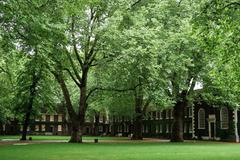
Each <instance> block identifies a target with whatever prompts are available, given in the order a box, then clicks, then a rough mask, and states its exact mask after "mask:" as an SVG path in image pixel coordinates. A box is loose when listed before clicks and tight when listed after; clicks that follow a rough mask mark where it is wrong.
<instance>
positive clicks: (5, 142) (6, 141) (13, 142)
mask: <svg viewBox="0 0 240 160" xmlns="http://www.w3.org/2000/svg"><path fill="white" fill-rule="evenodd" d="M67 142H68V140H32V141H29V140H27V141H20V140H17V139H3V140H0V145H28V144H42V143H67ZM83 142H85V143H94V139H93V140H83ZM98 142H99V143H146V142H151V143H152V142H169V140H161V139H154V138H144V139H143V140H136V141H131V140H126V139H124V140H121V139H116V140H101V139H100V140H98Z"/></svg>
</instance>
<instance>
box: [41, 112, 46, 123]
mask: <svg viewBox="0 0 240 160" xmlns="http://www.w3.org/2000/svg"><path fill="white" fill-rule="evenodd" d="M42 121H43V122H45V121H46V115H45V114H43V115H42Z"/></svg>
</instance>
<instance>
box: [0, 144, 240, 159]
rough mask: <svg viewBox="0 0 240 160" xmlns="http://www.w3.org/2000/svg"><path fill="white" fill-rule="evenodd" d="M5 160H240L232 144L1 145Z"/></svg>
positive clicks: (0, 155) (239, 147) (0, 156)
mask: <svg viewBox="0 0 240 160" xmlns="http://www.w3.org/2000/svg"><path fill="white" fill-rule="evenodd" d="M0 159H1V160H239V159H240V145H239V144H231V143H210V142H209V143H206V142H204V143H203V142H201V143H144V142H143V143H137V142H136V143H132V142H129V143H97V144H94V143H83V144H69V143H55V144H54V143H52V144H29V145H22V146H16V145H2V146H1V145H0Z"/></svg>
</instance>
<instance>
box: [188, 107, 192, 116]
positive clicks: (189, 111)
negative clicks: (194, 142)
mask: <svg viewBox="0 0 240 160" xmlns="http://www.w3.org/2000/svg"><path fill="white" fill-rule="evenodd" d="M188 115H189V117H192V107H189V108H188Z"/></svg>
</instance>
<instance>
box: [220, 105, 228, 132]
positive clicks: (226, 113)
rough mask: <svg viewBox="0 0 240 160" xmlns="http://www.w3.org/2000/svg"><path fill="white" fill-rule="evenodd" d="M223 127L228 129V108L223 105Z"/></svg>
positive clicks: (221, 112)
mask: <svg viewBox="0 0 240 160" xmlns="http://www.w3.org/2000/svg"><path fill="white" fill-rule="evenodd" d="M220 121H221V129H228V109H227V107H223V108H221V110H220Z"/></svg>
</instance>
